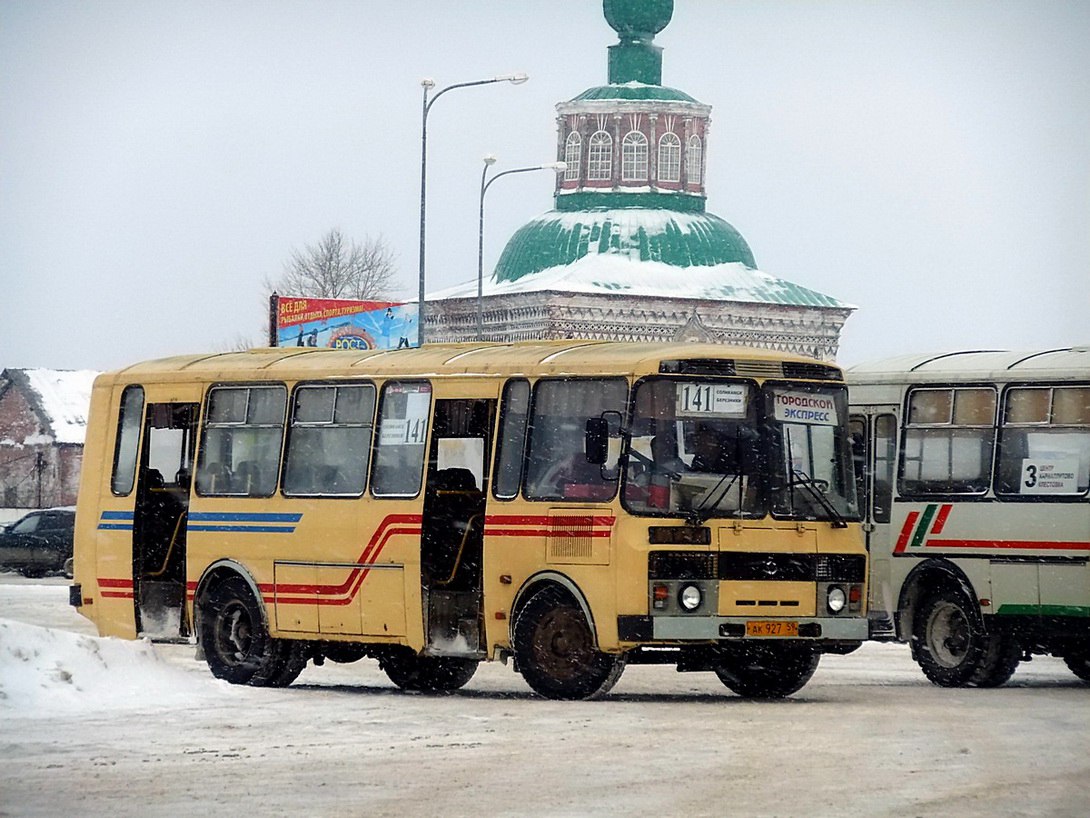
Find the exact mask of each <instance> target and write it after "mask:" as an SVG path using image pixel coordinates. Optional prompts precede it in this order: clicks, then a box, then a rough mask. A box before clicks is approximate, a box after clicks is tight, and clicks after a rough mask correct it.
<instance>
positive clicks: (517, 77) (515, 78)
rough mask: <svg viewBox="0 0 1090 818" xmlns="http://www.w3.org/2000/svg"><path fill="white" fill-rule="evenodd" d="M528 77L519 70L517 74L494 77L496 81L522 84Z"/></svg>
mask: <svg viewBox="0 0 1090 818" xmlns="http://www.w3.org/2000/svg"><path fill="white" fill-rule="evenodd" d="M528 79H530V77H529V75H528V74H524V73H522V72H521V71H520V72H519V73H517V74H504V75H502V76H499V77H496V80H497V81H498V82H509V83H511V84H512V85H522V84H523V83H524V82H526V80H528Z"/></svg>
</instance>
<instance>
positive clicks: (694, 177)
mask: <svg viewBox="0 0 1090 818" xmlns="http://www.w3.org/2000/svg"><path fill="white" fill-rule="evenodd" d="M703 166H704V145H703V143H702V142H701V141H700V137H699V136H697V135H696V134H693V135H692V136H690V137H689V150H688V151H687V152H686V156H685V175H686V176H687V177H688V179H689V184H691V185H701V184H703V183H704V178H703V176H702V174H701V169H702V168H703Z"/></svg>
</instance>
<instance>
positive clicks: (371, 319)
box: [269, 295, 417, 349]
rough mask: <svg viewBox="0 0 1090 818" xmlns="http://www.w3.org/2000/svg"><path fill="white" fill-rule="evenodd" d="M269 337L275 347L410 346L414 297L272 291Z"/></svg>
mask: <svg viewBox="0 0 1090 818" xmlns="http://www.w3.org/2000/svg"><path fill="white" fill-rule="evenodd" d="M270 308H271V315H270V318H271V321H270V324H271V326H270V330H271V332H270V336H271V337H270V339H269V340H270V342H271V343H272V345H273V346H279V347H295V346H299V347H331V348H333V349H403V348H406V347H413V346H416V339H417V332H416V320H417V309H416V304H415V303H410V304H405V303H402V302H397V301H349V300H345V299H339V298H296V297H294V296H277V295H274V296H273V297H272V303H271V304H270Z"/></svg>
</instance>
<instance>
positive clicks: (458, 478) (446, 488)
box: [435, 467, 477, 493]
mask: <svg viewBox="0 0 1090 818" xmlns="http://www.w3.org/2000/svg"><path fill="white" fill-rule="evenodd" d="M435 490H436V492H437V493H444V492H475V491H477V478H476V477H474V476H473V472H471V471H470V470H469V469H466V468H460V467H459V468H450V469H442V470H440V471H438V472H436V474H435Z"/></svg>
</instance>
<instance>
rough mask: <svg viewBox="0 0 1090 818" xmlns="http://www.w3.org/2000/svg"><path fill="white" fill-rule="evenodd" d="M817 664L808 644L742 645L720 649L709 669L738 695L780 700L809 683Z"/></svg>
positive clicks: (812, 649) (819, 658) (815, 656)
mask: <svg viewBox="0 0 1090 818" xmlns="http://www.w3.org/2000/svg"><path fill="white" fill-rule="evenodd" d="M819 661H821V654H820V653H819V652H818V651H817V650H815V649H814V648H813V647H811V646H810V645H764V644H757V645H742V646H738V647H737V648H736V647H734V646H731V647H729V648H724V649H722V650H721V651H720V658H719V661H718V662H717V663H716V665H715V666H714V668H713V670H715V675H716V676H718V677H719V681H721V682H722V683H723V684H724V685H726V687H727V688H728V689H729V690H731V691H733V692H734V693H737V694H738V695H739V696H745V697H746V698H750V699H782V698H784V697H785V696H790V695H791V694H792V693H797V692H798V691H799V690H801V689H802V688H803V686H804V685H805V684H806V683H807V682H808V681H810V677H812V676H813V675H814V671H816V670H817V666H818V662H819Z"/></svg>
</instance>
